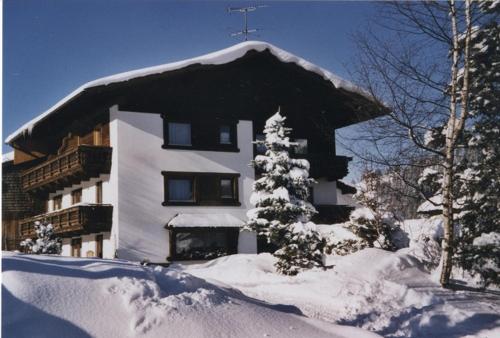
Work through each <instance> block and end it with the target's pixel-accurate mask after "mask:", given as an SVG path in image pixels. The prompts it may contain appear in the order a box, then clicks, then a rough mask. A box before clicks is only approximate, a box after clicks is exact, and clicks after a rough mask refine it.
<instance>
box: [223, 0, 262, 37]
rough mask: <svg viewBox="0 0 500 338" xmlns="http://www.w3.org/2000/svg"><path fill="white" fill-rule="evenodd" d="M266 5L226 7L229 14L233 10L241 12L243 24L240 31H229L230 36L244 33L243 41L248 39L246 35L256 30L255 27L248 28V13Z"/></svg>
mask: <svg viewBox="0 0 500 338" xmlns="http://www.w3.org/2000/svg"><path fill="white" fill-rule="evenodd" d="M263 7H268V6H267V5H258V6H248V7H228V9H227V12H228V13H229V14H231V13H234V12H239V13H243V19H244V26H243V29H242V30H241V31H238V32H234V33H231V36H238V35H244V36H245V41H248V35H249V34H252V33H255V32H257V29H255V28H254V29H248V13H250V12H255V11H256V10H257V9H258V8H263Z"/></svg>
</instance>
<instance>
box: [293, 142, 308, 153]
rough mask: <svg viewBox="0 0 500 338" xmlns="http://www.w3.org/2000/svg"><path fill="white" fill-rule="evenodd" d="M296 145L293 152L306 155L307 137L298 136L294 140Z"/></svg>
mask: <svg viewBox="0 0 500 338" xmlns="http://www.w3.org/2000/svg"><path fill="white" fill-rule="evenodd" d="M295 143H297V145H296V146H295V154H298V155H306V154H307V139H305V138H298V139H296V140H295Z"/></svg>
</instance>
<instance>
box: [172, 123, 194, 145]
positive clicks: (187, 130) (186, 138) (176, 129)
mask: <svg viewBox="0 0 500 338" xmlns="http://www.w3.org/2000/svg"><path fill="white" fill-rule="evenodd" d="M168 144H174V145H186V146H189V145H191V125H190V124H189V123H172V122H170V123H169V124H168Z"/></svg>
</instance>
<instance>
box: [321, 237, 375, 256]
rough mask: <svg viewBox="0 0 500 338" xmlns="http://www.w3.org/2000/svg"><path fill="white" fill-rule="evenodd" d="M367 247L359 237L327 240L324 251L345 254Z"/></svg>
mask: <svg viewBox="0 0 500 338" xmlns="http://www.w3.org/2000/svg"><path fill="white" fill-rule="evenodd" d="M366 247H368V246H367V244H366V242H364V241H362V240H361V239H351V238H349V239H344V240H341V241H327V244H326V247H325V253H326V254H328V255H337V256H345V255H349V254H352V253H355V252H356V251H359V250H362V249H364V248H366Z"/></svg>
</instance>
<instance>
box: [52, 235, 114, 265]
mask: <svg viewBox="0 0 500 338" xmlns="http://www.w3.org/2000/svg"><path fill="white" fill-rule="evenodd" d="M97 235H103V243H102V244H103V247H102V258H107V259H111V258H114V252H115V251H114V247H113V243H112V241H111V240H110V237H111V234H110V233H109V232H101V233H96V234H90V235H82V236H80V238H81V239H82V249H81V257H87V252H89V251H92V252H93V254H94V255H95V254H96V253H97V243H96V240H95V239H96V236H97ZM75 238H76V237H75ZM61 255H62V256H71V238H63V242H62V251H61Z"/></svg>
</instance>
